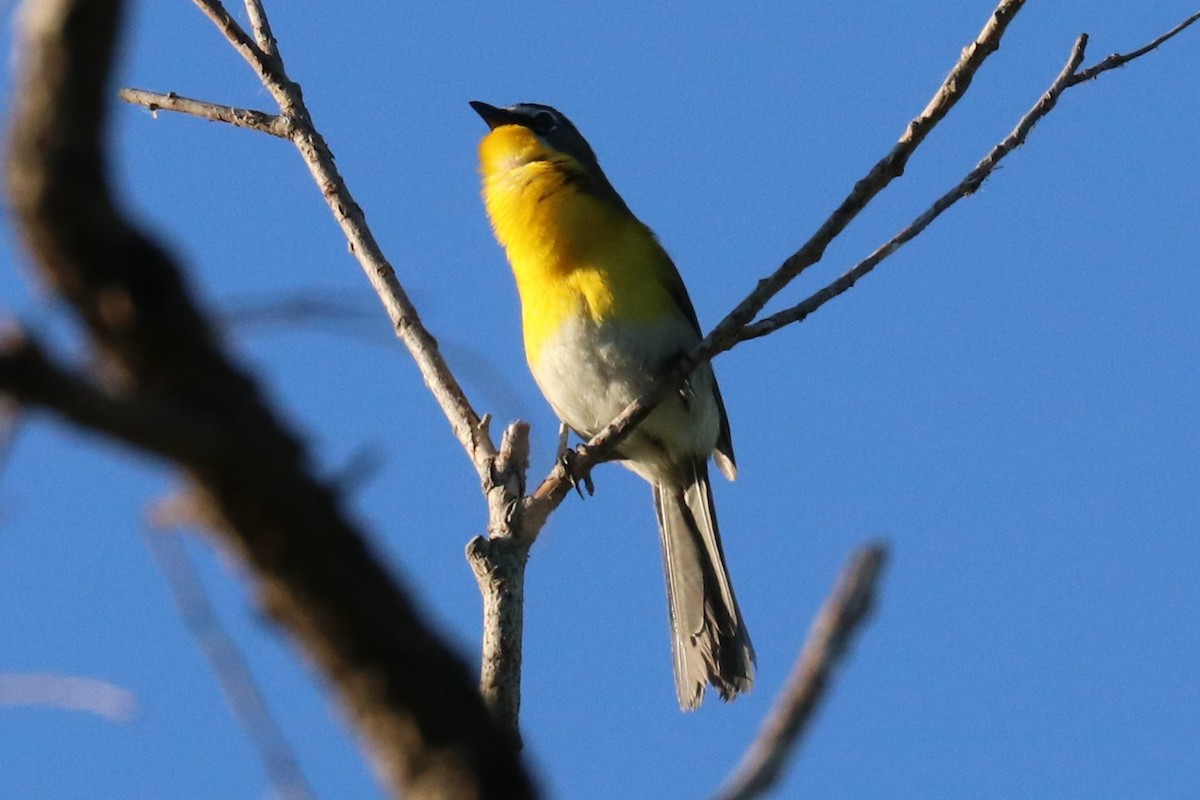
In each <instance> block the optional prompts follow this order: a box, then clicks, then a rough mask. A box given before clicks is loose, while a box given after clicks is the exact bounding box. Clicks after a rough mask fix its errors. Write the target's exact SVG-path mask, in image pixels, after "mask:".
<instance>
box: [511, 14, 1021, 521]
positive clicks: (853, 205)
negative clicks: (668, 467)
mask: <svg viewBox="0 0 1200 800" xmlns="http://www.w3.org/2000/svg"><path fill="white" fill-rule="evenodd" d="M1024 4H1025V3H1024V0H1002V2H1001V3H1000V4H999V5H998V6H996V9H995V11H993V12H992V14H991V16H990V17H988V21H987V23H986V24H985V25H984V26H983V29H982V30H981V31H980V32H979V35H978V36H976V37H975V39H974V41H972V42H971V43H970V44H969V45H967V46H966V48H964V49H963V51H962V55H961V56H960V57H959V60H958V63H956V64H955V65H954V68H953V69H951V70H950V73H949V74H948V75H947V76H946V78H945V80H943V81H942V83H941V85H940V86H939V87H938V89H937V91H936V92H934V94H933V97H932V98H931V99H930V100H929V103H928V104H927V105H926V106H925V109H924V110H923V111H921V113H920V114H918V115H917V116H916V117H915V118H914V119H913V120H912V121H911V122H909V123H908V126H907V127H906V128H905V130H904V133H903V134H901V136H900V139H899V140H898V141H897V142H896V144H895V146H893V147H892V149H891V150H890V151H889V152H888V154H887V155H885V156H884V157H883V158H881V159H880V160H879V161H878V162H877V163H876V164H875V166H873V167H872V168H871V169H870V171H869V172H867V174H866V175H865V176H863V178H862V179H861V180H859V181H858V182H857V183H855V184H854V188H853V189H852V190H851V191H850V194H849V195H847V196H846V199H844V200H843V201H842V203H841V205H839V206H838V207H837V208H836V209H835V210H834V212H833V213H832V214H830V216H829V217H828V218H827V219H826V220H825V222H824V223H822V224H821V226H820V227H819V228H818V229H817V231H816V233H814V234H813V235H812V236H811V237H810V238H809V240H808V241H807V242H805V243H804V245H803V246H802V247H801V248H800V249H799V250H797V251H796V252H795V253H794V254H792V255H791V256H789V257H788V259H787V260H786V261H784V262H783V263H782V264H781V265H780V266H779V267H778V269H776V270H775V272H773V273H772V274H771V275H770V276H768V277H766V278H764V279H762V280H760V281H759V282H758V285H757V286H756V287H755V289H754V291H752V292H751V293H750V294H748V295H747V296H746V298H745V299H744V300H742V302H741V303H739V304H738V305H737V307H736V308H734V310H733V311H731V312H730V313H729V314H728V315H727V316H726V317H725V319H723V320H722V321H721V322H720V323H719V324H718V325H717V327H716V328H714V329H713V330H712V332H711V333H709V335H708V336H707V337H705V339H704V341H702V342H701V343H700V344H699V345H697V346H696V347H695V348H694V349H693V350H692V352H691V353H689V354H688V355H687V356H686V357H685V358H684V359H682V360H681V361H680V363H679V364H678V365H676V366H675V367H674V368H673V369H671V370H669V371H668V372H666V373H664V374H663V375H662V376H660V377H659V379H658V380H656V381H655V382H654V384H653V385H652V386H650V387H649V388H648V389H647V390H646V391H645V392H643V393H642V395H641V396H640V397H639V398H638V399H637V400H635V401H634V402H633V403H631V404H630V405H629V406H628V407H627V408H626V409H625V410H624V411H622V412H621V413H620V414H619V415H618V416H617V417H616V418H615V419H614V420H613V421H612V422H611V423H609V424H608V426H606V427H605V428H604V430H602V431H600V433H598V434H597V435H596V436H594V437H592V439H591V441H589V442H587V444H585V445H582V446H581V447H580V448H579V449H578V451H577V457H576V458H575V459H573V460H572V463H571V464H570V469H571V471H572V472H574V473H575V474H574V475H571V474H568V469H567V465H566V464H560V465H558V466H556V467H555V468H554V470H553V471H551V473H550V474H549V475H548V476H547V478H546V479H545V480H544V481H543V482H542V484H541V486H539V487H538V489H537V491H536V492H535V493H534V494H533V495H532V496H531V497H530V498H529V500H528V501H527V503H526V509H525V524H526V526H528V527H530V528H531V529H532V530H533V531H534V533H535V535H536V532H537V531H538V530H540V528H541V526H542V524H544V523H545V520H546V518H547V517H548V516H549V514H550V512H551V511H553V510H554V509H555V508H557V507H558V504H559V503H561V502H562V501H563V498H565V497H566V496H567V493H568V492H569V491H570V488H571V486H572V485H573V480H577V479H578V478H579V477H580V476H582V475H584V474H586V473H587V472H588V471H589V470H590V469H591V468H592V466H594V465H595V464H597V463H599V462H600V461H603V460H604V459H606V458H608V457H609V456H610V454H611V453H613V452H614V451H615V449H616V447H617V445H618V444H619V443H620V442H621V440H622V439H624V438H625V437H626V436H627V435H628V434H629V433H630V431H632V430H633V428H634V426H636V425H638V424H639V423H640V422H641V421H642V420H643V419H645V418H646V417H647V416H649V414H650V412H651V411H653V410H654V408H655V406H657V405H658V403H659V402H660V401H661V400H662V398H663V397H665V396H666V394H667V393H668V392H670V391H671V390H672V389H673V388H675V387H677V386H679V385H680V384H681V383H682V382H683V381H684V380H685V379H686V378H687V376H688V375H690V374H691V372H692V370H693V369H695V368H696V366H697V365H699V364H701V363H703V362H705V361H708V360H711V359H712V358H713V357H714V356H715V355H717V354H718V353H722V352H724V351H725V350H728V349H729V348H731V347H733V346H734V345H735V344H737V341H738V335H739V334H740V332H741V330H742V328H744V327H745V326H746V325H747V324H749V323H750V321H751V320H753V319H754V317H755V315H757V314H758V312H760V311H761V310H762V309H763V307H764V306H765V305H766V304H767V303H768V302H769V301H770V300H771V298H773V297H774V296H775V295H776V294H778V293H779V292H780V291H781V290H782V289H783V288H784V287H785V286H787V285H788V283H790V282H791V281H792V280H793V279H794V278H795V277H796V276H797V275H799V274H800V273H801V272H803V271H804V270H805V269H807V268H808V267H810V266H812V265H813V264H815V263H817V262H818V261H819V260H820V259H821V256H822V255H823V254H824V252H825V248H826V247H828V246H829V243H830V242H832V241H833V239H834V238H835V237H836V236H838V235H839V234H840V233H841V232H842V231H843V230H845V228H846V226H847V225H849V224H850V222H851V221H852V220H853V219H854V218H855V217H856V216H858V214H859V212H860V211H862V210H863V209H864V208H865V207H866V206H867V204H868V203H869V202H871V200H872V199H874V198H875V196H876V195H878V194H879V193H880V192H881V191H883V189H885V188H886V187H887V186H888V184H890V183H891V182H892V181H893V180H895V179H896V178H898V177H900V176H901V175H902V174H904V168H905V166H906V165H907V164H908V161H909V159H910V158H911V157H912V154H913V153H914V152H915V151H916V149H917V148H918V147H919V146H920V145H921V143H922V142H923V141H924V140H925V138H926V137H927V136H928V135H929V133H930V131H932V130H933V129H934V127H936V126H937V124H938V123H939V122H941V121H942V119H944V118H945V116H946V115H947V114H948V113H950V109H952V108H953V107H954V106H955V104H956V103H958V101H959V100H960V99H962V97H963V95H964V94H965V93H966V91H967V88H968V87H969V86H970V85H971V81H972V80H973V79H974V77H975V73H976V72H978V71H979V68H980V67H981V66H983V63H984V61H985V60H987V57H988V56H990V55H991V54H992V53H994V52H996V50H997V49H999V47H1000V40H1001V39H1002V38H1003V36H1004V32H1005V30H1007V28H1008V25H1009V23H1011V22H1012V20H1013V18H1014V17H1015V16H1016V15H1017V13H1018V12H1019V11H1020V10H1021V7H1022V6H1024Z"/></svg>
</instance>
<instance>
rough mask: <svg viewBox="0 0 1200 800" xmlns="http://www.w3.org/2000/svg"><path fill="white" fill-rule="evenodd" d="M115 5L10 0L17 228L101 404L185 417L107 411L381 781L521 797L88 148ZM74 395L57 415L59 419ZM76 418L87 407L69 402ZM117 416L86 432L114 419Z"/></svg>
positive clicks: (95, 149)
mask: <svg viewBox="0 0 1200 800" xmlns="http://www.w3.org/2000/svg"><path fill="white" fill-rule="evenodd" d="M122 8H123V4H122V3H121V2H118V0H40V1H36V0H30V1H29V2H27V3H26V4H25V7H24V8H23V15H22V17H21V19H22V20H23V22H24V28H23V39H22V42H21V54H22V60H21V63H20V69H19V72H18V75H19V79H18V81H17V89H16V92H15V94H14V98H15V105H14V114H13V123H12V127H11V129H10V132H9V139H8V145H9V150H8V154H7V162H6V164H7V179H8V201H9V205H10V207H11V208H12V210H13V213H14V217H15V220H16V223H17V228H18V230H19V232H20V234H21V235H22V237H23V239H24V241H25V243H26V245H27V246H28V249H29V251H30V253H31V255H32V257H33V261H34V262H35V265H36V268H37V270H38V272H39V274H40V275H41V276H42V277H43V278H44V279H45V281H46V283H48V284H49V285H50V286H51V287H52V288H53V289H54V290H55V291H57V292H58V293H59V294H60V295H61V296H62V297H63V298H64V299H65V300H67V301H68V303H69V304H70V305H71V306H72V307H73V308H74V310H75V311H76V313H77V314H78V316H79V318H80V320H81V321H82V323H83V325H84V327H85V329H86V332H87V334H88V337H89V340H90V342H91V343H92V344H93V345H94V349H95V351H96V355H97V358H98V360H99V361H100V362H101V364H102V365H103V367H104V370H103V372H104V374H105V375H106V376H108V377H107V378H106V381H105V387H106V390H107V394H108V397H109V398H110V405H112V406H113V408H111V409H109V410H110V411H112V412H113V413H112V414H110V416H111V417H112V418H114V419H121V417H120V415H118V414H117V413H116V406H117V405H119V404H120V403H121V402H122V401H123V400H125V399H128V401H129V402H130V403H131V404H134V406H133V407H141V406H138V405H137V404H141V403H147V402H153V403H154V404H156V405H158V406H161V407H164V408H169V409H170V410H171V413H173V414H176V415H178V418H181V419H188V420H193V421H197V422H198V424H199V425H200V427H199V430H201V431H203V432H204V434H205V437H204V438H206V439H207V440H208V441H207V442H206V443H204V444H203V445H202V446H200V445H196V444H195V443H193V442H192V440H191V436H192V435H194V434H189V433H188V431H187V430H180V431H179V437H180V440H179V442H174V441H157V440H156V439H155V437H153V436H149V435H143V434H142V433H139V432H138V431H137V429H136V428H134V427H133V426H131V425H128V424H127V423H126V422H121V423H120V424H121V425H126V429H127V430H129V431H132V432H131V433H129V435H128V436H127V439H128V440H129V441H131V443H135V444H138V446H141V447H144V448H146V449H147V450H148V451H149V452H151V453H152V454H154V455H156V456H158V457H161V458H163V459H167V460H169V461H172V462H174V463H175V464H177V465H178V467H179V468H180V469H181V470H182V471H183V473H184V474H185V475H186V477H187V480H188V484H189V488H190V491H191V493H192V494H193V496H194V499H195V503H194V507H195V509H196V510H197V513H198V514H199V515H200V516H201V518H202V519H203V520H204V521H205V522H206V523H207V524H208V525H209V526H210V527H211V528H212V529H213V530H214V531H215V532H217V533H218V534H219V535H221V536H222V537H223V538H224V539H225V541H226V542H228V543H229V544H230V546H231V547H233V548H234V549H235V550H236V551H237V552H239V553H240V554H241V555H242V556H243V558H244V559H245V562H246V564H247V568H248V570H249V572H250V575H251V577H252V578H253V581H254V585H255V589H256V591H257V594H258V598H259V601H260V603H261V604H262V606H263V608H264V609H265V610H266V612H267V613H269V614H270V615H271V616H272V617H273V618H274V619H275V620H276V621H277V622H278V623H279V624H280V625H282V626H283V627H284V628H285V629H286V630H287V631H288V632H289V633H290V634H291V635H292V637H293V639H294V640H295V641H296V643H297V644H298V645H300V646H301V647H302V648H303V649H304V650H305V652H306V653H307V655H308V656H309V658H310V660H311V661H312V662H313V663H314V664H315V665H317V666H318V667H319V668H320V669H321V670H322V672H323V673H324V674H325V676H326V677H327V679H328V680H329V681H330V683H331V684H332V686H333V687H334V688H335V690H336V691H337V693H338V695H339V697H340V699H341V700H342V702H343V703H344V704H345V706H346V707H347V708H348V710H349V712H350V715H351V717H352V718H353V719H354V722H355V724H356V726H357V727H358V729H359V730H360V731H361V732H362V734H363V736H364V737H365V739H366V740H367V741H368V742H369V744H370V745H371V746H372V750H373V753H374V755H375V757H376V765H377V766H378V768H379V769H380V772H381V773H382V775H383V777H384V779H385V780H386V782H387V784H388V785H389V787H390V788H391V789H392V791H393V792H394V793H395V794H397V795H399V794H402V793H403V794H404V795H405V796H406V797H409V798H418V800H423V799H424V798H434V797H438V798H443V797H472V798H500V797H504V798H508V797H517V798H520V797H529V796H532V794H533V790H532V787H531V784H530V781H529V779H528V777H527V776H526V774H525V772H524V770H523V768H522V767H521V764H520V760H519V758H518V757H517V754H516V748H515V744H514V742H513V741H512V739H511V737H509V736H508V735H507V733H506V732H505V731H504V730H503V729H501V728H499V727H498V726H497V725H496V724H495V723H494V721H493V719H492V717H491V714H490V713H489V711H488V709H487V707H486V706H485V705H484V703H483V701H482V699H481V698H480V696H479V694H478V692H477V691H476V689H475V686H474V682H473V680H472V679H471V676H470V674H469V673H468V671H467V668H466V665H465V664H464V663H463V662H462V660H461V659H460V658H459V657H458V656H457V655H456V654H455V653H453V652H452V651H451V650H450V648H449V647H448V646H447V645H446V644H445V643H444V642H443V641H442V640H441V639H440V638H439V636H438V635H437V634H436V633H435V632H434V631H432V630H430V629H429V628H427V627H426V626H425V624H424V623H423V621H422V620H421V618H420V617H419V616H418V615H417V613H416V611H415V610H414V608H413V607H412V605H411V603H410V602H409V600H408V598H407V596H406V594H405V593H404V591H403V590H402V589H401V588H400V587H399V586H398V585H397V584H396V583H395V582H394V580H393V579H392V578H391V576H390V575H389V574H388V573H387V571H386V570H385V569H384V568H383V566H382V565H381V563H380V562H379V561H378V560H377V559H376V558H375V557H374V554H373V553H372V552H371V548H370V546H369V545H368V543H367V542H366V540H365V539H364V538H363V535H362V534H361V532H360V531H358V530H357V529H356V528H355V527H354V526H353V525H352V524H351V523H350V522H349V520H348V519H347V517H346V515H345V514H344V512H343V511H342V509H341V507H340V504H339V502H338V498H337V496H336V494H335V493H334V492H333V491H331V489H330V488H329V487H328V486H326V485H325V484H323V483H321V482H320V481H319V480H318V479H317V478H316V477H315V476H314V474H313V470H312V469H311V466H310V464H309V456H308V453H307V451H306V449H305V448H304V446H303V445H302V444H301V443H300V441H299V440H298V439H297V438H296V437H295V436H294V435H293V434H292V433H291V432H290V431H289V430H287V429H286V428H285V427H284V426H283V424H282V423H281V422H280V421H279V420H278V419H277V418H276V417H275V415H274V414H273V412H272V410H271V408H270V407H269V406H268V405H267V404H266V402H265V401H264V400H263V398H262V396H261V393H260V391H259V389H258V386H257V385H256V384H255V382H254V381H253V380H252V379H251V378H250V377H248V376H247V375H246V374H244V373H243V372H242V371H241V370H240V369H239V368H238V367H236V366H235V365H234V364H233V363H232V362H231V361H230V359H229V357H228V355H227V354H226V352H225V351H224V350H223V348H222V347H221V346H220V345H219V343H218V341H217V338H216V337H215V336H214V335H213V332H212V326H211V324H210V323H209V321H208V319H207V317H206V316H205V314H204V312H203V311H202V310H201V309H200V307H199V306H198V304H197V303H196V302H195V300H194V299H193V297H192V294H191V292H190V290H189V288H188V287H187V285H186V283H185V281H184V279H183V277H182V273H181V272H180V270H179V269H178V267H177V266H176V264H175V262H174V261H173V259H172V258H171V257H170V256H169V255H168V254H167V253H166V252H165V251H164V250H163V249H162V248H161V247H159V246H158V245H157V244H156V243H155V242H153V241H152V240H150V239H149V238H148V237H147V236H145V235H144V234H143V233H142V232H141V231H140V230H138V229H137V228H135V227H133V226H132V225H131V224H130V223H129V222H128V221H127V220H126V219H125V218H124V217H123V216H122V215H121V214H120V212H119V211H118V209H117V207H116V205H115V203H114V202H113V200H112V196H111V191H110V188H109V185H108V183H107V180H106V175H107V166H106V161H105V158H104V152H103V149H102V146H101V144H102V140H103V130H104V121H105V111H106V105H105V98H106V96H107V83H108V77H109V75H110V72H111V66H112V51H113V45H114V41H115V38H116V35H117V31H118V28H119V24H118V23H119V20H120V14H121V11H122ZM251 46H253V47H255V48H257V45H254V44H253V42H251ZM14 353H15V355H14ZM14 359H15V360H17V361H21V363H20V364H18V365H17V366H22V365H23V366H24V367H28V366H29V364H30V363H31V361H30V359H31V357H30V356H29V350H28V348H25V347H23V346H18V347H16V349H15V351H14V350H12V349H11V348H10V351H9V353H8V354H7V356H6V357H5V359H3V360H0V366H2V368H0V392H3V393H5V394H6V395H8V396H10V397H13V398H15V399H17V400H18V401H20V400H24V401H25V402H27V403H28V402H44V403H47V404H49V403H51V402H52V400H53V398H54V397H56V396H57V395H54V393H50V394H49V395H47V396H44V397H42V398H40V399H39V398H32V397H31V396H30V395H29V394H25V395H21V394H20V393H19V392H18V391H16V388H15V387H16V385H17V382H18V381H19V379H20V374H19V370H18V371H17V372H14V371H13V369H12V367H13V365H14ZM43 372H44V373H45V374H49V375H51V376H52V377H56V378H61V377H62V376H67V375H69V372H68V371H66V370H63V369H61V368H54V369H52V370H50V371H49V372H46V371H45V370H44V371H43ZM14 376H15V377H14ZM66 385H67V386H68V387H69V388H70V389H71V390H72V392H81V391H86V390H87V388H88V387H87V384H85V383H83V382H82V381H79V380H73V381H69V382H67V384H66ZM109 387H111V388H109ZM68 394H69V393H68ZM92 398H93V399H97V400H103V397H102V396H101V395H100V394H98V393H93V395H92ZM73 402H76V401H74V400H71V399H70V398H68V399H67V400H63V401H62V402H60V403H59V405H58V406H57V410H60V411H63V412H64V413H70V411H69V409H68V408H67V406H68V404H69V403H73ZM72 418H73V419H75V420H76V421H78V422H81V424H86V425H91V424H92V422H94V421H95V420H90V419H88V418H86V416H85V414H84V412H83V411H78V410H77V412H76V413H75V414H73V415H72ZM116 425H117V423H111V424H110V426H109V428H107V429H105V428H103V427H102V426H101V425H99V424H97V425H95V427H96V428H97V429H98V430H101V431H102V432H105V433H113V432H114V430H113V428H114V427H115V426H116ZM134 440H136V441H134Z"/></svg>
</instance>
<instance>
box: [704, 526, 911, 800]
mask: <svg viewBox="0 0 1200 800" xmlns="http://www.w3.org/2000/svg"><path fill="white" fill-rule="evenodd" d="M886 557H887V549H886V548H885V547H884V545H882V544H871V545H868V546H866V547H863V548H862V549H860V550H859V551H858V552H856V553H855V554H854V556H853V557H852V559H851V561H850V563H849V564H847V565H846V567H845V569H843V570H842V574H841V576H839V578H838V582H837V585H836V586H835V587H834V589H833V591H832V592H831V593H830V594H829V596H828V597H827V598H826V599H825V603H824V604H823V605H822V606H821V610H820V612H819V613H818V614H817V616H816V618H815V619H814V620H813V625H812V629H811V630H810V631H809V634H808V639H807V640H806V641H805V642H804V649H803V650H801V651H800V657H799V658H798V659H797V660H796V665H795V666H794V667H793V668H792V674H791V675H790V676H789V677H788V680H787V683H786V684H785V685H784V687H783V690H782V691H781V692H780V693H779V697H778V698H776V700H775V704H774V706H772V708H771V711H770V713H769V714H768V715H767V718H766V719H765V720H764V721H763V724H762V727H761V728H760V729H759V732H758V736H757V737H755V739H754V741H753V742H752V743H751V745H750V747H749V749H748V750H747V751H746V754H745V755H744V756H743V757H742V761H741V763H740V764H738V766H737V769H736V770H734V773H733V775H732V776H731V777H730V778H729V780H728V781H727V782H726V783H725V785H724V786H723V787H722V788H721V789H720V790H719V791H718V792H717V794H716V796H715V800H750V798H754V797H759V796H761V795H763V794H764V793H765V792H766V791H767V790H768V789H769V788H771V786H773V785H774V784H775V782H776V781H777V780H778V779H779V777H780V776H781V775H782V774H783V768H784V767H785V766H786V765H787V762H788V758H789V756H790V755H791V752H792V750H793V749H794V747H795V746H796V743H797V742H798V741H799V740H800V737H801V734H802V733H803V732H804V729H805V727H806V726H807V725H808V723H809V722H810V721H811V720H812V718H813V712H814V711H816V708H817V706H818V704H819V703H820V702H821V700H822V698H824V696H825V695H826V694H827V693H828V690H829V685H830V681H831V679H832V677H833V673H834V670H835V669H836V668H837V666H838V665H839V663H840V662H841V660H842V657H843V656H845V654H846V652H847V650H848V648H849V645H850V642H851V639H852V638H853V636H854V634H855V633H857V632H858V630H859V628H860V627H861V626H862V623H863V622H864V621H865V620H866V618H867V617H868V615H869V614H870V613H871V608H872V606H873V604H874V602H875V587H876V584H877V583H878V580H879V575H880V571H881V570H882V568H883V564H884V561H885V560H886Z"/></svg>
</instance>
